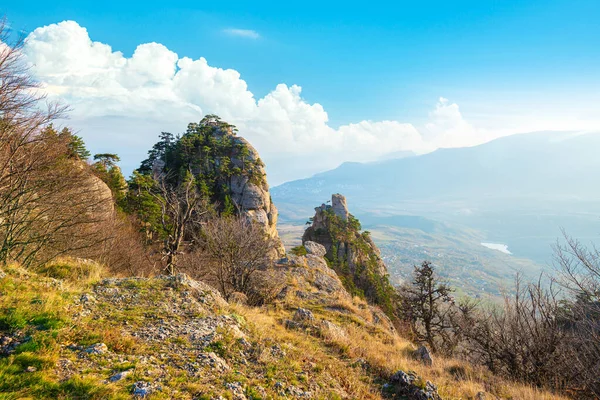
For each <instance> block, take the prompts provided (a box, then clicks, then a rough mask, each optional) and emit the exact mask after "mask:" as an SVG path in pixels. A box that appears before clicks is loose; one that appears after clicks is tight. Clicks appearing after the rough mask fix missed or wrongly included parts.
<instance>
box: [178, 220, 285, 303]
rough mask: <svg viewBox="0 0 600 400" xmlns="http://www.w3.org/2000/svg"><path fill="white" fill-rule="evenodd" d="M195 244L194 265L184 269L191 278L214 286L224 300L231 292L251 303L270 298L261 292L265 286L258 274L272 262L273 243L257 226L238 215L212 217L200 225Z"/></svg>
mask: <svg viewBox="0 0 600 400" xmlns="http://www.w3.org/2000/svg"><path fill="white" fill-rule="evenodd" d="M196 242H197V249H196V252H195V257H196V260H197V261H196V262H197V264H196V265H195V266H194V267H192V268H190V267H188V268H187V269H188V270H191V273H192V275H193V276H197V277H200V278H203V279H205V280H207V281H208V282H210V283H212V284H213V285H215V286H216V287H217V288H218V289H219V290H220V291H221V293H222V294H223V296H224V297H225V298H226V299H228V298H229V296H230V295H231V294H232V293H233V292H241V293H244V294H245V295H246V296H248V298H249V301H252V302H261V301H259V300H258V297H260V296H263V297H264V298H265V299H266V298H267V297H269V295H268V294H267V293H266V292H265V291H264V289H261V287H262V288H265V287H267V286H268V283H267V282H266V281H265V280H263V279H261V278H260V277H259V275H258V274H257V272H258V271H259V270H262V269H265V268H266V267H267V266H268V265H269V263H270V262H271V261H270V257H269V255H270V254H272V251H273V249H274V246H275V244H274V242H273V240H272V239H271V238H269V237H268V235H267V234H266V233H265V231H264V229H263V228H262V227H261V226H260V225H258V224H257V223H255V222H252V221H249V220H248V219H247V218H246V217H241V216H240V217H222V218H214V219H211V220H209V221H208V222H206V223H205V224H204V225H203V228H202V233H201V235H199V236H198V238H197V240H196ZM259 293H262V294H260V295H259ZM257 296H258V297H257ZM262 301H264V299H263V300H262Z"/></svg>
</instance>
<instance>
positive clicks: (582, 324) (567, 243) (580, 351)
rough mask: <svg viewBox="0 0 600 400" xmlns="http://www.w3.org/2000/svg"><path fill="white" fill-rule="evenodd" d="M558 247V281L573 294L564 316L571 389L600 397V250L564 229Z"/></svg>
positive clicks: (556, 250) (556, 254)
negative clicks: (562, 239) (570, 234)
mask: <svg viewBox="0 0 600 400" xmlns="http://www.w3.org/2000/svg"><path fill="white" fill-rule="evenodd" d="M563 237H564V241H563V242H562V243H561V242H557V244H556V245H555V247H554V261H555V262H554V265H555V268H556V270H557V278H556V282H557V283H558V284H559V285H561V286H562V287H563V288H565V290H567V292H568V294H569V295H570V298H568V299H566V300H564V301H563V303H562V305H563V308H562V310H561V314H560V319H561V321H562V323H563V329H564V330H565V331H567V332H568V333H569V335H570V342H569V346H568V347H567V351H568V354H567V355H566V358H567V359H568V362H569V372H570V374H569V385H568V386H569V390H570V391H572V392H574V393H576V394H577V396H580V398H584V397H587V398H599V397H600V375H599V374H598V371H600V251H599V250H598V249H597V248H595V247H591V248H589V247H586V246H584V245H582V244H581V243H580V242H579V241H578V240H575V239H574V238H572V237H570V236H568V235H567V234H566V233H565V232H564V231H563Z"/></svg>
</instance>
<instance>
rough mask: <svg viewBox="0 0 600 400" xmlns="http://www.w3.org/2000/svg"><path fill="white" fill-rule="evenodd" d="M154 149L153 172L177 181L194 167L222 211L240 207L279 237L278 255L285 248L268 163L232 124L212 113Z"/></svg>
mask: <svg viewBox="0 0 600 400" xmlns="http://www.w3.org/2000/svg"><path fill="white" fill-rule="evenodd" d="M159 145H161V143H159ZM155 149H157V150H156V153H154V158H152V152H151V158H149V160H147V161H145V162H144V163H149V164H150V165H151V171H152V175H154V176H155V177H157V176H161V175H162V176H166V177H167V179H169V180H171V183H172V184H178V182H180V181H181V179H183V176H185V174H186V173H188V171H189V172H191V173H192V174H193V175H194V177H195V179H196V180H197V182H198V185H199V186H200V187H201V190H202V191H203V193H204V194H205V195H206V196H207V197H209V198H210V200H211V202H213V203H215V204H217V205H218V207H219V210H220V212H221V213H237V214H241V215H245V216H247V217H248V218H250V219H252V220H253V221H256V222H257V223H259V224H260V225H262V226H263V227H264V229H265V232H266V233H267V234H268V235H269V236H270V237H271V238H273V239H274V240H275V241H276V243H277V253H278V254H277V255H278V256H283V255H284V254H285V249H284V247H283V244H282V243H281V240H280V239H279V235H278V233H277V216H278V212H277V208H276V207H275V205H274V204H273V201H272V200H271V195H270V193H269V184H268V183H267V175H266V172H265V168H264V164H263V162H262V161H261V159H260V156H259V154H258V151H256V149H255V148H254V147H253V146H252V145H251V144H250V143H249V142H248V141H247V140H246V139H244V138H243V137H240V136H237V129H236V128H235V127H234V126H233V125H230V124H228V123H226V122H224V121H222V120H220V119H219V118H218V117H216V116H213V115H209V116H207V117H205V118H204V119H203V120H202V121H201V122H200V123H192V124H189V125H188V129H187V132H186V133H185V134H183V135H182V136H181V138H179V139H177V140H175V139H174V138H172V137H171V138H169V139H168V140H167V141H165V142H163V143H162V147H160V146H159V147H157V146H155ZM144 163H142V164H144Z"/></svg>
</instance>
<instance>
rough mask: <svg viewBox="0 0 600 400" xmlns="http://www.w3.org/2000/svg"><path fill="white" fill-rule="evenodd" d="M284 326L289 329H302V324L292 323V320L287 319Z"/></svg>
mask: <svg viewBox="0 0 600 400" xmlns="http://www.w3.org/2000/svg"><path fill="white" fill-rule="evenodd" d="M283 326H285V327H286V328H287V329H298V328H300V327H302V324H300V323H298V322H295V321H292V320H291V319H286V320H285V321H283Z"/></svg>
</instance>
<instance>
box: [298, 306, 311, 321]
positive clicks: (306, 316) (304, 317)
mask: <svg viewBox="0 0 600 400" xmlns="http://www.w3.org/2000/svg"><path fill="white" fill-rule="evenodd" d="M314 320H315V316H314V315H313V313H312V311H310V310H307V309H304V308H300V307H298V309H297V310H296V312H295V313H294V321H300V322H306V321H314Z"/></svg>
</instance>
